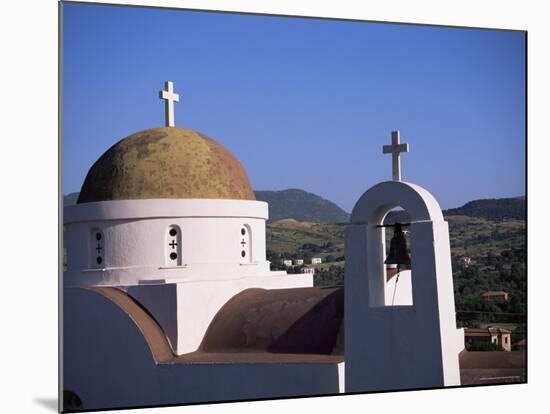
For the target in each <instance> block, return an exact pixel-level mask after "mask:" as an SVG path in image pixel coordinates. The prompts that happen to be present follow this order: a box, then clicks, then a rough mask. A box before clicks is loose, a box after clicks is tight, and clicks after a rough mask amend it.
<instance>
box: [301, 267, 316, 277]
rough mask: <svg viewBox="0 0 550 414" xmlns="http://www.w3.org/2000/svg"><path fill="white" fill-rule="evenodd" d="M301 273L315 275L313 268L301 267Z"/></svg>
mask: <svg viewBox="0 0 550 414" xmlns="http://www.w3.org/2000/svg"><path fill="white" fill-rule="evenodd" d="M302 273H309V274H311V275H314V274H315V269H314V268H313V267H303V268H302Z"/></svg>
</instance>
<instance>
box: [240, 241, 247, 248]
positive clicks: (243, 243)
mask: <svg viewBox="0 0 550 414" xmlns="http://www.w3.org/2000/svg"><path fill="white" fill-rule="evenodd" d="M241 244H242V245H243V247H244V245H245V244H246V242H245V241H244V239H243V241H242V242H241Z"/></svg>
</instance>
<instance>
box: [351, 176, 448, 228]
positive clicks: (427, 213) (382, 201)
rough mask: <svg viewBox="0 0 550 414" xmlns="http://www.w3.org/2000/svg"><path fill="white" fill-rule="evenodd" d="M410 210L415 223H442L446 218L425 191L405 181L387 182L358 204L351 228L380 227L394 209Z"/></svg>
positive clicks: (352, 216) (378, 186) (376, 187)
mask: <svg viewBox="0 0 550 414" xmlns="http://www.w3.org/2000/svg"><path fill="white" fill-rule="evenodd" d="M398 206H400V207H402V208H403V209H405V210H407V212H408V213H409V216H410V218H411V221H427V220H430V221H439V220H443V214H442V213H441V208H440V207H439V203H438V202H437V200H436V199H435V198H434V196H433V195H431V194H430V193H429V192H428V191H427V190H425V189H424V188H422V187H420V186H418V185H416V184H412V183H407V182H404V181H385V182H382V183H379V184H376V185H375V186H373V187H371V188H370V189H369V190H367V191H366V192H365V193H364V194H363V195H362V196H361V198H359V200H358V201H357V203H356V204H355V207H354V208H353V211H352V213H351V219H350V223H351V224H366V223H369V225H371V224H372V225H378V224H381V223H382V220H383V219H384V216H385V215H386V213H387V212H388V211H389V210H391V209H392V208H394V207H398Z"/></svg>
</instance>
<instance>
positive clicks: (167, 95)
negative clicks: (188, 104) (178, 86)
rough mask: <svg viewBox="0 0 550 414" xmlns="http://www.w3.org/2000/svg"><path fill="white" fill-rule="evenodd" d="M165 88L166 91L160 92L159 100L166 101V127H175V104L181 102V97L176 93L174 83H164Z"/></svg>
mask: <svg viewBox="0 0 550 414" xmlns="http://www.w3.org/2000/svg"><path fill="white" fill-rule="evenodd" d="M164 87H165V88H166V90H164V91H160V92H159V98H160V99H164V100H165V101H166V108H165V111H166V115H165V116H166V126H167V127H173V126H175V121H174V102H179V101H180V96H179V95H178V94H177V93H174V83H173V82H172V81H166V82H164Z"/></svg>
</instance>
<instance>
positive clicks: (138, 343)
mask: <svg viewBox="0 0 550 414" xmlns="http://www.w3.org/2000/svg"><path fill="white" fill-rule="evenodd" d="M65 310H66V312H65V315H64V332H65V335H64V339H63V341H64V361H63V367H62V388H63V389H69V390H72V391H73V392H76V393H77V394H78V395H79V397H80V398H81V399H82V402H83V408H84V409H86V410H93V409H101V408H117V407H126V408H127V407H136V406H144V405H146V406H149V405H166V404H182V403H194V402H213V401H224V400H244V399H258V398H277V397H289V396H304V395H322V394H335V393H338V392H339V389H340V384H339V370H341V368H339V367H338V366H337V365H336V364H320V363H308V364H304V363H292V364H280V363H254V364H238V363H223V364H221V363H200V364H170V363H166V364H157V363H155V361H154V359H153V358H152V355H151V351H150V349H149V346H148V345H147V342H146V340H145V339H144V337H143V335H142V333H141V332H140V330H139V329H138V328H137V326H136V325H135V324H134V322H133V321H132V320H131V318H129V317H128V315H127V314H125V313H124V312H123V311H121V309H120V308H118V307H117V306H116V305H114V304H113V303H112V302H110V301H109V300H108V299H106V298H104V297H103V296H102V295H100V294H97V293H96V292H93V291H90V290H86V289H78V288H76V289H71V288H69V289H65ZM83 373H85V375H83Z"/></svg>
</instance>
